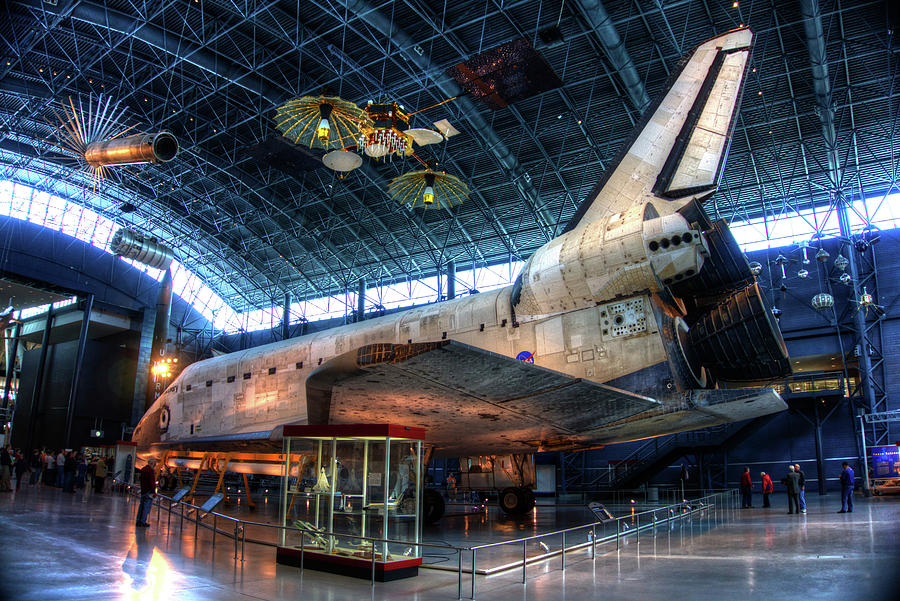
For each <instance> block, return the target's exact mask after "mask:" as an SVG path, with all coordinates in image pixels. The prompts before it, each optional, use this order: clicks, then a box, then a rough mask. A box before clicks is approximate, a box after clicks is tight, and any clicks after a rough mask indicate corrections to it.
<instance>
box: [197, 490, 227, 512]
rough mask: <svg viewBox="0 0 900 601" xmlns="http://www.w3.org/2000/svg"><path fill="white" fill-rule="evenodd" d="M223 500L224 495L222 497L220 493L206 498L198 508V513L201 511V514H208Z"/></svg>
mask: <svg viewBox="0 0 900 601" xmlns="http://www.w3.org/2000/svg"><path fill="white" fill-rule="evenodd" d="M224 498H225V495H223V494H222V493H220V492H218V493H216V494H214V495H213V496H211V497H210V498H208V499H207V500H206V502H205V503H204V504H203V505H201V506H200V511H202V512H203V513H209V512H210V511H212V510H213V509H215V508H216V505H218V504H219V503H221V502H222V499H224Z"/></svg>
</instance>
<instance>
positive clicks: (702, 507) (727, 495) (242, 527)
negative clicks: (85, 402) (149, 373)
mask: <svg viewBox="0 0 900 601" xmlns="http://www.w3.org/2000/svg"><path fill="white" fill-rule="evenodd" d="M122 484H124V486H123V491H124V493H125V494H128V493H130V494H132V495H133V496H139V495H137V494H136V493H135V490H136V488H137V487H136V486H134V485H132V484H128V483H126V482H122ZM736 494H737V491H736V490H734V489H727V490H725V491H723V492H717V493H714V494H708V495H705V496H703V497H700V498H698V499H692V500H690V501H684V502H682V503H676V504H672V505H665V506H660V507H656V508H653V509H648V510H646V511H641V512H638V513H635V514H629V515H625V516H620V517H617V518H613V519H612V520H610V522H615V524H616V533H615V534H614V535H612V534H610V535H608V536H605V537H603V538H599V539H598V538H597V535H596V530H597V526H598V525H600V524H597V523H592V524H584V525H580V526H572V527H569V528H563V529H561V530H556V531H553V532H546V533H544V534H538V535H532V536H527V537H523V538H518V539H513V540H508V541H501V542H497V543H486V544H482V545H474V546H470V547H464V546H463V547H460V546H455V545H447V544H438V543H426V542H413V541H408V540H395V539H388V538H374V537H369V536H351V538H354V539H359V540H363V541H370V542H371V543H372V556H371V559H370V561H371V563H372V576H371V584H372V586H373V587H374V586H375V564H376V561H375V548H376V544H377V543H382V544H402V545H406V546H414V547H419V548H421V547H426V548H434V549H443V550H450V551H456V552H457V570H456V571H457V574H458V576H457V598H458V599H462V573H463V566H462V563H463V561H462V556H463V552H465V551H468V552H470V553H471V556H472V563H471V566H472V567H471V570H470V571H471V574H472V582H471V596H470V598H471V599H473V600H474V599H475V597H476V595H475V579H476V576H477V553H478V551H480V550H484V549H489V548H497V547H501V546H505V545H522V549H523V552H522V583H523V584H525V582H526V569H527V564H528V563H534V562H535V561H540V560H542V559H544V558H546V557H548V556H549V555H555V554H557V553H559V554H561V555H562V568H563V570H565V561H566V552H567V551H572V550H577V549H582V548H585V547H587V546H590V547H591V558H592V559H596V546H597V544H598V543H599V544H605V543H607V542H611V541H613V540H615V541H616V548H617V549H618V548H619V540H620V538H621V537H622V536H627V535H630V534H633V533H640V531H642V530H645V529H648V528H651V527H653V528H655V527H656V526H657V525H658V524H659V523H666V522H671V521H673V520H675V519H684V518H685V517H687V516H693V515H694V514H695V513H697V512H700V511H709V510H714V511H718V507H719V505H718V504H717V503H713V501H714V500H716V499H722V500H725V501H731V505H732V509H733V505H734V499H735V498H736ZM163 501H166V504H167V507H166V511H167V512H168V515H169V519H170V520H171V516H172V513H173V511H172V506H173V505H179V506H181V508H182V509H181V519H182V520H184V518H185V515H184V508H185V507H188V508H189V509H194V510H195V518H191V516H187V519H188V520H190V521H194V522H195V525H196V527H195V531H194V532H195V534H194V536H195V537H196V536H197V528H199V526H200V524H201V522H202V520H203V519H204V518H206V517H208V516H213V525H212V530H213V544H215V535H216V533H218V529H217V527H216V523H215V522H216V520H217V519H218V518H222V519H224V520H228V521H229V522H233V523H234V532H233V534H232V533H229V532H228V531H222V534H223V535H225V536H229V537H231V538H233V539H234V547H235V553H234V559H235V561H237V560H238V550H237V547H238V538H239V537H240V547H241V551H240V561H241V562H243V561H244V544H245V542H246V526H261V527H265V528H275V529H277V530H293V531H296V532H299V533H300V535H301V536H300V553H301V560H300V568H301V570H302V569H303V556H304V553H305V540H306V537H307V536H310V535H311V534H316V535H319V536H329V537H330V536H342V537H347V536H348V534H347V533H342V532H331V531H321V530H310V529H307V528H299V527H297V526H285V525H278V524H269V523H265V522H253V521H247V520H241V519H238V518H235V517H232V516H229V515H225V514H222V513H217V512H214V511H210V512H203V513H204V515H203V516H201V515H200V512H201V511H202V508H201V507H199V506H197V505H194V504H192V503H187V502H185V501H176V500H175V499H173V498H172V497H168V496H166V495H163V494H157V495H155V498H154V502H155V504H156V505H157V523H158V522H159V512H160V511H161V509H162V505H163V503H162V502H163ZM723 506H724V505H723ZM676 508H677V509H678V510H679V512H678V513H677V514H675V513H674V510H675V509H676ZM685 509H687V511H684V510H685ZM661 511H662V512H667V515H666V517H665V518H664V519H661V520H660V519H657V518H656V514H658V513H659V512H661ZM642 516H652V521H647V523H645V524H643V525H641V517H642ZM624 521H635V522H636V526H635V527H633V528H628V527H627V525H626V526H625V528H623V527H622V524H623V522H624ZM203 526H204V527H205V528H208V527H210V526H208V525H206V524H204V525H203ZM584 530H590V531H591V533H592V536H591V539H590V541H588V542H583V543H579V544H576V545H573V546H571V547H569V549H567V548H566V534H567V533H570V532H576V531H584ZM554 536H562V537H563V543H562V547H561V548H560V550H559V551H558V552H552V553H548V554H544V555H542V556H539V557H532V558H530V559H529V558H528V557H527V545H528V543H529V542H531V541H534V540H538V539H542V538H550V537H554ZM251 542H254V541H252V540H251ZM256 542H257V543H258V544H269V543H262V542H260V541H256ZM516 565H517V564H516ZM516 565H513V566H509V567H504V568H503V571H506V570H509V569H513V568H515V567H516Z"/></svg>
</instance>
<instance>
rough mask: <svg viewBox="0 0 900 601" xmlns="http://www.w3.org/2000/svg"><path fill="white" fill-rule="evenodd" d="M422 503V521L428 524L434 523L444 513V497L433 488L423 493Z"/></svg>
mask: <svg viewBox="0 0 900 601" xmlns="http://www.w3.org/2000/svg"><path fill="white" fill-rule="evenodd" d="M422 505H423V506H422V521H423V522H424V523H426V524H434V523H436V522H437V521H438V520H439V519H441V516H442V515H444V497H442V496H441V493H439V492H438V491H436V490H434V489H432V488H426V489H425V491H424V493H423V494H422Z"/></svg>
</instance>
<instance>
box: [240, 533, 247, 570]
mask: <svg viewBox="0 0 900 601" xmlns="http://www.w3.org/2000/svg"><path fill="white" fill-rule="evenodd" d="M245 542H247V526H246V525H245V524H241V562H243V561H244V543H245Z"/></svg>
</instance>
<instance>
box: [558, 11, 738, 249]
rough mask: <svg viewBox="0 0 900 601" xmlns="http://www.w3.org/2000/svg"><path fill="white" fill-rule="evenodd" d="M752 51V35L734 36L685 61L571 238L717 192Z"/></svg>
mask: <svg viewBox="0 0 900 601" xmlns="http://www.w3.org/2000/svg"><path fill="white" fill-rule="evenodd" d="M752 45H753V34H752V33H751V32H750V30H749V29H746V28H742V29H735V30H734V31H730V32H728V33H725V34H722V35H720V36H717V37H714V38H712V39H710V40H707V41H706V42H704V43H703V44H701V45H699V46H697V47H696V48H695V49H694V50H693V51H692V52H691V53H690V54H688V55H687V56H686V57H685V58H683V59H682V60H681V63H680V64H679V69H678V70H677V71H676V72H675V73H673V75H672V77H671V78H670V80H669V84H668V87H667V89H666V91H665V93H664V94H663V95H662V96H661V97H660V98H659V99H658V100H657V101H656V102H655V103H654V104H652V105H651V106H650V107H649V108H648V109H647V111H646V112H645V114H644V117H643V119H642V120H641V122H640V123H639V124H638V126H637V127H636V128H635V131H634V133H633V134H632V136H631V137H630V138H629V139H628V141H627V142H626V143H625V145H624V147H623V149H622V151H621V152H620V154H619V156H618V157H617V158H616V160H615V162H614V164H613V165H612V166H610V167H609V168H608V169H607V171H606V173H604V176H603V178H601V180H600V181H599V182H598V183H597V185H596V186H594V189H593V190H591V192H590V194H589V195H588V197H587V198H586V199H585V200H584V201H583V202H582V204H581V206H580V207H579V208H578V211H577V212H576V213H575V215H574V216H573V217H572V219H571V221H570V222H569V224H568V226H567V227H566V230H565V231H569V230H572V229H575V228H576V227H578V226H579V225H581V224H582V223H588V222H591V221H594V220H596V219H600V218H603V217H606V216H608V215H611V214H613V213H617V212H620V211H624V210H626V209H628V208H629V207H631V206H633V205H635V204H638V203H642V202H644V201H646V200H648V199H653V198H657V199H660V201H662V202H664V201H665V200H681V199H688V198H696V197H700V196H706V195H709V194H711V193H712V192H714V191H715V189H716V187H717V185H718V183H719V178H720V176H721V173H722V167H723V165H724V164H725V157H726V156H727V154H728V147H729V143H730V141H731V134H732V131H733V130H734V124H735V120H736V117H737V113H738V108H739V107H740V99H741V94H742V91H743V84H744V80H745V79H746V72H747V67H748V65H749V64H750V51H751V48H752ZM657 204H660V203H657ZM680 204H682V203H679V206H680Z"/></svg>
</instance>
